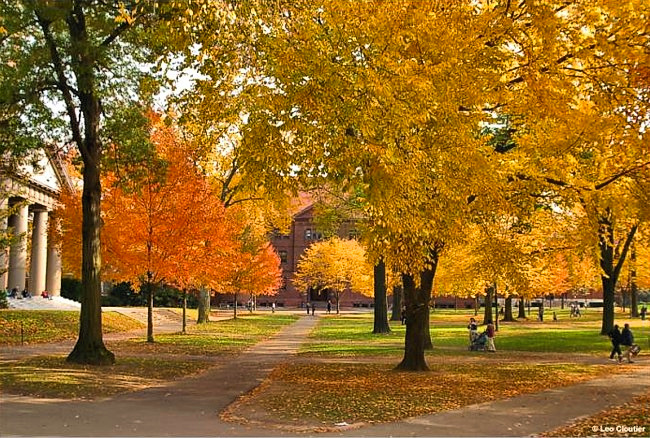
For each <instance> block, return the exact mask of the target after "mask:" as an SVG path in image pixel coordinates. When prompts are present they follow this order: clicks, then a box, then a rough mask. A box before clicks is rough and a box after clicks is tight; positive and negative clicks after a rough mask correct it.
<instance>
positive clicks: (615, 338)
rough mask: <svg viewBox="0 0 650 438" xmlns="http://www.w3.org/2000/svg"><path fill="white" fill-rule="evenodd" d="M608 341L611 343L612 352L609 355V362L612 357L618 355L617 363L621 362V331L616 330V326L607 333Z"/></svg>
mask: <svg viewBox="0 0 650 438" xmlns="http://www.w3.org/2000/svg"><path fill="white" fill-rule="evenodd" d="M608 336H609V339H610V340H611V341H612V352H611V353H610V354H609V359H610V360H617V359H614V355H615V354H618V362H620V361H621V356H622V355H623V354H622V353H621V331H620V330H619V329H618V324H614V328H613V329H612V330H611V331H610V332H609V333H608Z"/></svg>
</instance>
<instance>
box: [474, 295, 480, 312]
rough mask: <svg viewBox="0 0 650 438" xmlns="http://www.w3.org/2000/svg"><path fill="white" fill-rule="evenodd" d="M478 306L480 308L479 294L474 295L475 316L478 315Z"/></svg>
mask: <svg viewBox="0 0 650 438" xmlns="http://www.w3.org/2000/svg"><path fill="white" fill-rule="evenodd" d="M478 308H479V302H478V294H477V295H474V316H477V315H478Z"/></svg>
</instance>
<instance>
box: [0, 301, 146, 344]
mask: <svg viewBox="0 0 650 438" xmlns="http://www.w3.org/2000/svg"><path fill="white" fill-rule="evenodd" d="M142 327H144V325H143V324H141V323H140V322H138V321H136V320H134V319H132V318H129V317H127V316H124V315H122V314H120V313H117V312H105V313H103V314H102V328H103V330H104V333H112V332H120V331H129V330H135V329H138V328H142ZM21 332H22V335H21ZM78 335H79V312H78V311H74V310H72V311H62V310H7V309H2V310H0V345H19V344H20V343H21V342H23V343H26V344H35V343H44V342H57V341H63V340H66V339H75V338H76V337H77V336H78Z"/></svg>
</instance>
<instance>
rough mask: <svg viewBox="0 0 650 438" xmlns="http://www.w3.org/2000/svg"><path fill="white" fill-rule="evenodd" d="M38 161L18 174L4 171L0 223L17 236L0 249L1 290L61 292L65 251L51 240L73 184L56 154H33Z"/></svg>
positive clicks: (39, 292) (0, 186)
mask: <svg viewBox="0 0 650 438" xmlns="http://www.w3.org/2000/svg"><path fill="white" fill-rule="evenodd" d="M32 161H33V162H34V163H35V164H25V165H23V166H21V167H20V168H19V169H18V170H17V171H16V172H12V173H7V172H2V173H0V211H3V212H7V210H10V211H11V214H10V215H7V214H2V215H1V216H0V227H1V229H3V230H7V231H8V232H9V234H10V235H13V236H14V237H17V238H16V239H14V242H13V244H12V245H11V246H10V247H9V248H4V249H3V250H2V251H0V288H2V289H8V290H11V289H13V288H17V289H18V290H19V291H22V290H24V289H27V291H28V292H29V293H30V294H31V295H40V294H41V292H42V291H43V290H47V291H48V293H50V294H51V295H53V296H55V295H60V292H61V255H60V251H59V250H58V248H57V247H56V246H55V245H53V244H52V239H48V234H49V233H48V230H50V229H51V226H50V225H55V224H53V223H52V222H53V221H56V218H54V217H53V216H52V212H53V210H54V209H55V207H56V204H57V202H58V199H59V194H60V193H61V190H62V188H63V187H64V184H69V182H68V181H69V179H68V178H67V174H66V173H65V169H64V167H63V166H62V165H61V160H60V159H59V157H58V155H56V154H55V153H50V152H45V151H38V152H35V156H34V160H32Z"/></svg>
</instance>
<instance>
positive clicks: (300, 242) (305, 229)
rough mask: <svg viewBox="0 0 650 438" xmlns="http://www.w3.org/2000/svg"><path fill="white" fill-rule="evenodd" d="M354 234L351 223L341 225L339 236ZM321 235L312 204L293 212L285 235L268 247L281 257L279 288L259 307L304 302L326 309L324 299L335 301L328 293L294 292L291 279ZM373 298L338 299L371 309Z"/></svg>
mask: <svg viewBox="0 0 650 438" xmlns="http://www.w3.org/2000/svg"><path fill="white" fill-rule="evenodd" d="M356 235H357V230H356V227H355V224H354V222H353V221H345V222H343V223H342V224H341V226H340V227H339V231H338V236H339V237H341V238H352V237H355V236H356ZM322 238H323V236H322V234H321V233H320V232H319V231H318V230H317V228H316V224H315V223H314V205H313V204H309V205H307V206H306V207H304V208H303V209H301V210H300V211H299V212H298V213H296V214H295V215H294V217H293V220H292V222H291V227H290V228H289V232H288V234H280V233H276V234H275V235H273V236H272V238H271V244H272V245H273V247H274V248H275V250H276V252H277V253H278V255H279V257H280V262H281V267H282V286H281V288H280V291H279V293H278V295H277V296H275V297H259V298H258V305H261V306H264V305H266V304H270V303H271V302H273V301H275V302H276V303H277V305H278V306H280V307H300V306H301V305H304V303H306V302H316V303H319V302H320V303H322V304H321V305H320V308H321V309H322V308H324V307H325V303H326V302H327V300H328V299H329V300H332V302H334V295H333V293H331V292H330V291H329V290H327V289H324V290H309V291H305V290H296V288H295V287H294V285H293V282H292V281H291V279H292V278H293V275H294V273H295V272H296V270H297V269H298V262H299V261H300V258H301V256H302V254H303V253H304V251H305V250H306V249H307V247H309V245H311V244H312V243H314V242H316V241H318V240H321V239H322ZM372 302H373V299H372V298H369V297H365V296H363V295H361V294H358V293H355V292H352V291H347V292H345V293H344V294H343V295H342V296H341V306H343V307H345V306H350V307H351V306H370V305H371V303H372Z"/></svg>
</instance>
